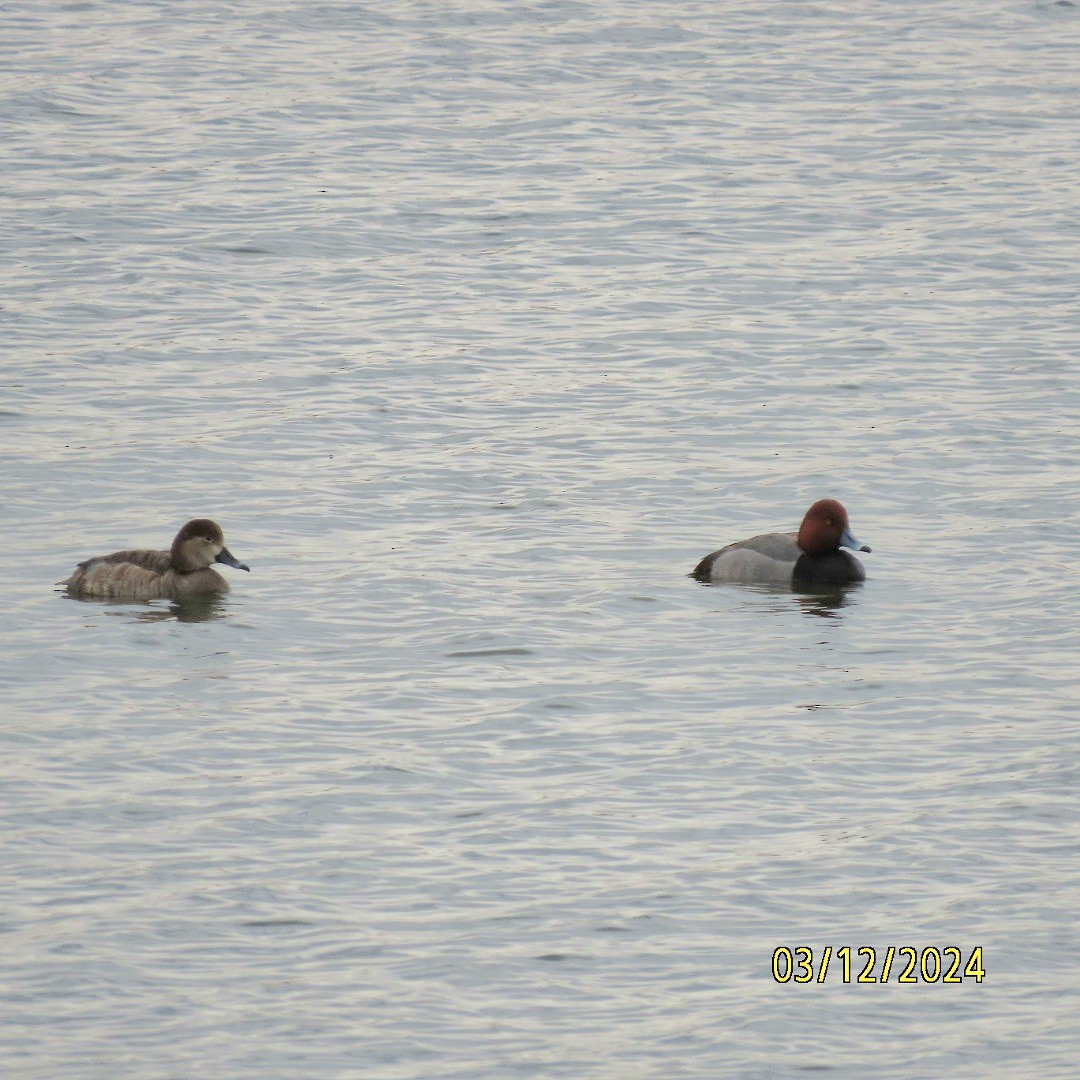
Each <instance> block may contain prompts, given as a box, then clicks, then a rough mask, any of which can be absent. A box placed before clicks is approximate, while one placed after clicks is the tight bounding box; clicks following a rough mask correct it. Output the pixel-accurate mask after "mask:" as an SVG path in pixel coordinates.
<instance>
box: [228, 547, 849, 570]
mask: <svg viewBox="0 0 1080 1080" xmlns="http://www.w3.org/2000/svg"><path fill="white" fill-rule="evenodd" d="M866 550H867V551H869V550H870V549H869V548H867V549H866ZM214 562H221V563H224V564H225V565H226V566H235V567H236V569H237V570H246V571H247V572H248V573H249V574H250V573H251V567H250V566H248V564H247V563H243V562H241V561H240V560H239V559H238V558H237V557H236V556H235V555H234V554H233V553H232V552H231V551H230V550H229V549H228V548H222V549H221V550H220V551H219V552H218V553H217V558H216V559H215V560H214Z"/></svg>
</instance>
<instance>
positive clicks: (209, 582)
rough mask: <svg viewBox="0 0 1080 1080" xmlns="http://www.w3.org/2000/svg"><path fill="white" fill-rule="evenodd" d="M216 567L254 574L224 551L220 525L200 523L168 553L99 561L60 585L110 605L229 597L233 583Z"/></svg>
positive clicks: (89, 562)
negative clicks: (231, 568) (215, 594)
mask: <svg viewBox="0 0 1080 1080" xmlns="http://www.w3.org/2000/svg"><path fill="white" fill-rule="evenodd" d="M213 563H224V564H225V565H226V566H234V567H236V569H238V570H247V571H249V572H250V570H251V567H250V566H248V565H247V563H242V562H240V560H239V559H237V558H236V556H235V555H233V553H232V552H231V551H229V549H228V548H227V547H226V546H225V534H224V533H223V532H222V531H221V526H220V525H218V524H217V523H216V522H214V521H211V520H210V519H209V518H195V519H194V520H192V521H189V522H188V523H187V524H186V525H185V526H184V527H183V528H182V529H181V530H180V531H179V532H178V533H177V534H176V538H175V539H174V540H173V542H172V547H171V548H170V549H169V550H168V551H116V552H113V554H112V555H98V556H96V557H94V558H92V559H87V560H86V561H85V562H81V563H79V565H78V566H76V567H75V572H74V573H73V574H72V575H71V577H69V578H67V579H65V580H64V581H61V582H60V584H61V585H65V586H67V593H68V595H69V596H76V597H96V598H99V599H108V600H180V599H182V598H183V597H185V596H205V595H207V594H212V593H226V592H228V591H229V583H228V582H227V581H226V580H225V579H224V578H223V577H222V576H221V574H219V573H218V572H217V571H216V570H212V569H211V565H212V564H213Z"/></svg>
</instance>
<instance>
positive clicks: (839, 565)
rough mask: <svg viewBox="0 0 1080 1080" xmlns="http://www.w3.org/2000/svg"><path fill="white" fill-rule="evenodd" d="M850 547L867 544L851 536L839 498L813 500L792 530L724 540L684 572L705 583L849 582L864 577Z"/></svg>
mask: <svg viewBox="0 0 1080 1080" xmlns="http://www.w3.org/2000/svg"><path fill="white" fill-rule="evenodd" d="M841 548H848V549H850V550H848V551H841V550H840V549H841ZM852 551H865V552H869V551H870V548H869V547H867V546H866V544H863V543H861V542H860V541H858V540H856V539H855V537H854V535H853V534H852V532H851V526H850V525H849V524H848V514H847V510H845V509H844V507H843V504H842V503H839V502H837V500H836V499H819V500H818V501H817V502H816V503H814V505H813V506H811V507H810V509H809V510H807V511H806V516H805V517H804V518H803V519H802V524H801V525H800V526H799V531H798V532H797V533H762V534H761V535H760V536H752V537H750V539H749V540H739V541H737V542H736V543H734V544H728V546H727V547H725V548H721V549H720V550H719V551H714V552H713V553H712V554H711V555H706V556H705V558H704V559H702V560H701V562H699V563H698V564H697V566H695V567H694V570H693V572H692V573H691V575H690V576H691V577H693V578H696V579H697V580H698V581H701V582H705V583H707V584H715V583H718V582H736V583H740V584H772V585H788V586H791V587H796V588H797V587H803V586H819V585H851V584H854V583H855V582H859V581H865V580H866V571H865V570H864V569H863V565H862V563H861V562H859V560H858V559H856V558H855V556H854V555H852V554H851V552H852Z"/></svg>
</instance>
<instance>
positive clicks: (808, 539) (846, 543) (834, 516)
mask: <svg viewBox="0 0 1080 1080" xmlns="http://www.w3.org/2000/svg"><path fill="white" fill-rule="evenodd" d="M796 543H797V544H798V545H799V547H801V548H802V549H803V551H805V552H806V554H807V555H828V554H830V553H831V552H834V551H836V550H837V549H838V548H842V547H846V548H850V549H851V550H852V551H869V550H870V549H869V548H868V547H867V546H866V545H865V544H862V543H860V542H859V541H858V540H856V539H855V537H854V536H853V535H852V533H851V527H850V526H849V525H848V516H847V511H846V510H845V509H844V507H843V504H842V503H839V502H837V501H836V499H819V500H818V501H817V502H816V503H814V505H813V506H811V507H810V509H809V510H807V511H806V516H805V517H804V518H803V519H802V524H801V525H800V526H799V535H798V538H797V540H796Z"/></svg>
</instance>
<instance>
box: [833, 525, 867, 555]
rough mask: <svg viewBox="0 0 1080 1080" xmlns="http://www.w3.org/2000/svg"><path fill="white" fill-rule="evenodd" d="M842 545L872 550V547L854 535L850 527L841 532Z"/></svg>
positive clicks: (855, 549) (859, 549) (852, 548)
mask: <svg viewBox="0 0 1080 1080" xmlns="http://www.w3.org/2000/svg"><path fill="white" fill-rule="evenodd" d="M840 546H841V547H846V548H851V550H852V551H866V552H869V551H870V548H869V547H868V546H867V545H866V544H862V543H860V542H859V541H858V540H856V539H855V537H854V536H852V534H851V530H850V529H845V530H844V531H843V532H842V533H841V534H840Z"/></svg>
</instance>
